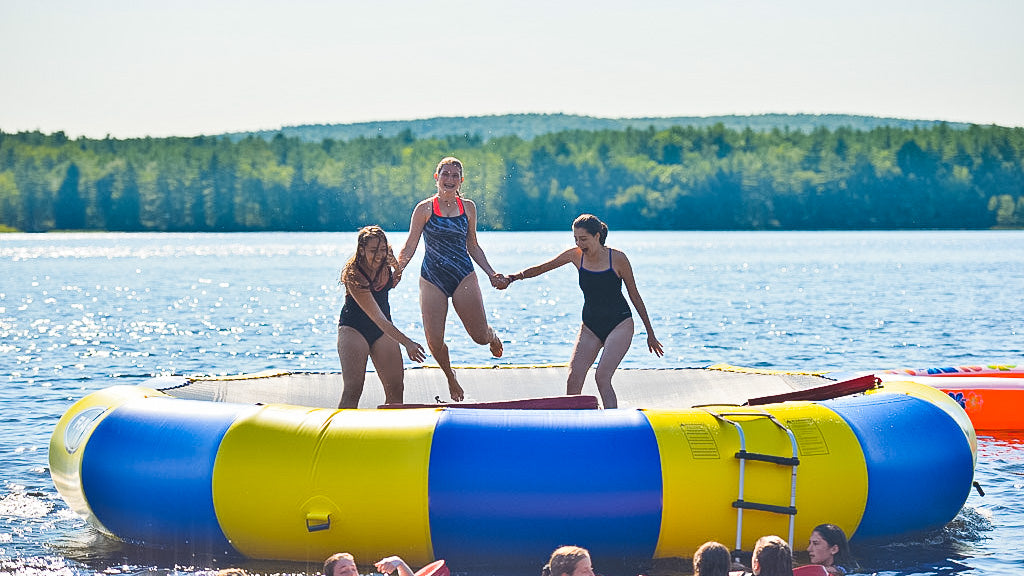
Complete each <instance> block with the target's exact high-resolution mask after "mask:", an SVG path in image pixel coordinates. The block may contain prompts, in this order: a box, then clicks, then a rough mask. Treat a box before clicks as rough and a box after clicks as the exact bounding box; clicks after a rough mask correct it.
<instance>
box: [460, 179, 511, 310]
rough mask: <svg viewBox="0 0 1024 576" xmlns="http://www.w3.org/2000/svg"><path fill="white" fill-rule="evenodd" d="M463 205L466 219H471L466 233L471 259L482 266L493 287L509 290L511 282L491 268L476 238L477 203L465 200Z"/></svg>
mask: <svg viewBox="0 0 1024 576" xmlns="http://www.w3.org/2000/svg"><path fill="white" fill-rule="evenodd" d="M462 205H463V206H465V208H466V218H468V219H469V230H468V231H467V232H466V251H467V252H469V256H470V258H472V259H473V261H474V262H476V263H477V265H478V266H480V269H481V270H483V271H484V273H486V274H487V278H488V279H489V280H490V281H491V286H494V287H495V288H497V289H499V290H504V289H505V288H508V284H509V282H511V280H509V279H508V278H506V277H505V276H502V275H501V274H498V273H497V272H495V271H494V268H491V264H490V262H488V261H487V255H485V254H484V249H483V248H482V247H480V242H479V241H478V240H477V237H476V203H475V202H473V201H472V200H467V199H465V198H463V200H462Z"/></svg>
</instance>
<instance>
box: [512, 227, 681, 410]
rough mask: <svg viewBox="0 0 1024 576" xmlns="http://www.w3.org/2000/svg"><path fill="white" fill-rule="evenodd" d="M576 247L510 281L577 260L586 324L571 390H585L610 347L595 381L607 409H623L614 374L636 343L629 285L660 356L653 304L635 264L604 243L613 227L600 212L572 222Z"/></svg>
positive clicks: (652, 345) (571, 363)
mask: <svg viewBox="0 0 1024 576" xmlns="http://www.w3.org/2000/svg"><path fill="white" fill-rule="evenodd" d="M572 233H573V236H574V237H575V238H576V247H575V248H570V249H568V250H566V251H565V252H562V253H561V254H559V255H558V256H555V257H554V258H552V259H551V260H548V261H547V262H545V263H543V264H539V265H537V266H533V267H531V268H527V269H525V270H523V271H522V272H517V273H515V274H513V275H511V276H509V277H508V278H509V281H514V280H522V279H524V278H533V277H534V276H539V275H541V274H543V273H545V272H548V271H551V270H554V269H555V268H558V267H560V266H563V265H565V264H568V263H570V262H571V263H572V264H573V265H574V266H576V268H577V269H578V270H579V276H580V290H582V291H583V325H582V326H580V332H579V336H578V337H577V338H576V345H575V346H574V347H573V350H572V359H571V360H569V378H568V382H567V383H566V391H567V393H568V394H579V393H581V392H582V391H583V382H584V380H586V377H587V370H589V369H590V367H591V366H593V365H594V360H596V359H597V353H598V352H600V351H601V349H602V348H604V352H603V353H602V354H601V361H600V362H598V364H597V371H596V372H595V373H594V379H595V380H596V381H597V390H598V392H600V394H601V402H602V404H604V407H605V408H616V407H618V399H617V398H616V396H615V389H614V388H612V375H613V374H614V373H615V369H616V368H618V366H619V362H621V361H622V358H623V357H624V356H625V355H626V351H627V350H629V345H630V343H631V342H632V341H633V315H632V314H631V313H630V310H629V305H628V304H627V303H626V299H625V298H624V297H623V296H622V285H623V284H625V285H626V292H627V293H628V294H629V299H630V301H631V302H632V303H633V308H636V313H637V314H638V315H639V316H640V320H642V321H643V323H644V329H645V330H647V348H648V349H649V350H650V351H651V352H652V353H654V354H656V355H658V356H661V355H662V354H664V350H662V347H661V342H658V339H657V338H656V337H655V336H654V328H653V327H652V326H651V320H650V318H648V317H647V308H646V307H645V306H644V301H643V298H641V297H640V292H639V291H637V288H636V281H635V280H634V278H633V268H632V267H631V266H630V264H629V259H628V258H626V255H625V254H623V253H622V252H621V251H619V250H614V249H612V248H608V247H606V246H605V245H604V242H605V240H606V239H607V238H608V226H606V225H605V223H604V222H601V220H600V219H598V217H597V216H594V215H592V214H583V215H581V216H580V217H578V218H576V220H575V221H574V222H573V223H572Z"/></svg>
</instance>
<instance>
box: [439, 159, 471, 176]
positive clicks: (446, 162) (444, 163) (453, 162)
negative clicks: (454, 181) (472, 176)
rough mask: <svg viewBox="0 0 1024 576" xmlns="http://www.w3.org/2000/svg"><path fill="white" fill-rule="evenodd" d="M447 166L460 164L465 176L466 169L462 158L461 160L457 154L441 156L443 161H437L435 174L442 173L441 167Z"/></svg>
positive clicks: (460, 169) (460, 170)
mask: <svg viewBox="0 0 1024 576" xmlns="http://www.w3.org/2000/svg"><path fill="white" fill-rule="evenodd" d="M445 166H458V167H459V172H460V173H462V175H463V176H465V170H463V169H462V160H459V159H458V158H456V157H455V156H445V157H444V158H441V161H440V162H438V163H437V168H435V169H434V174H440V173H441V168H443V167H445Z"/></svg>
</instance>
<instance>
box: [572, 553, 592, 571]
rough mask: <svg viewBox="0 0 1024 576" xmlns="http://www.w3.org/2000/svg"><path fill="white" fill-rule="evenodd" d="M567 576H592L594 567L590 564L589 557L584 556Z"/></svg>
mask: <svg viewBox="0 0 1024 576" xmlns="http://www.w3.org/2000/svg"><path fill="white" fill-rule="evenodd" d="M569 576H594V567H593V566H591V564H590V557H589V556H584V557H583V558H582V559H581V560H580V561H579V562H577V563H576V566H575V567H574V568H573V569H572V574H569Z"/></svg>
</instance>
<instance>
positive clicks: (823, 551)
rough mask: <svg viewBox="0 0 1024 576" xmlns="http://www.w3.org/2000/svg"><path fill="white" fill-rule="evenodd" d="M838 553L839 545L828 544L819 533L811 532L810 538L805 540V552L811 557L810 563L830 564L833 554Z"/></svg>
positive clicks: (832, 560)
mask: <svg viewBox="0 0 1024 576" xmlns="http://www.w3.org/2000/svg"><path fill="white" fill-rule="evenodd" d="M838 553H839V546H829V545H828V542H826V541H825V539H824V538H822V537H821V534H820V533H818V532H812V533H811V539H810V540H809V541H808V542H807V554H808V555H809V556H810V557H811V564H821V565H822V566H831V565H832V564H833V562H834V559H833V556H835V555H836V554H838Z"/></svg>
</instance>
